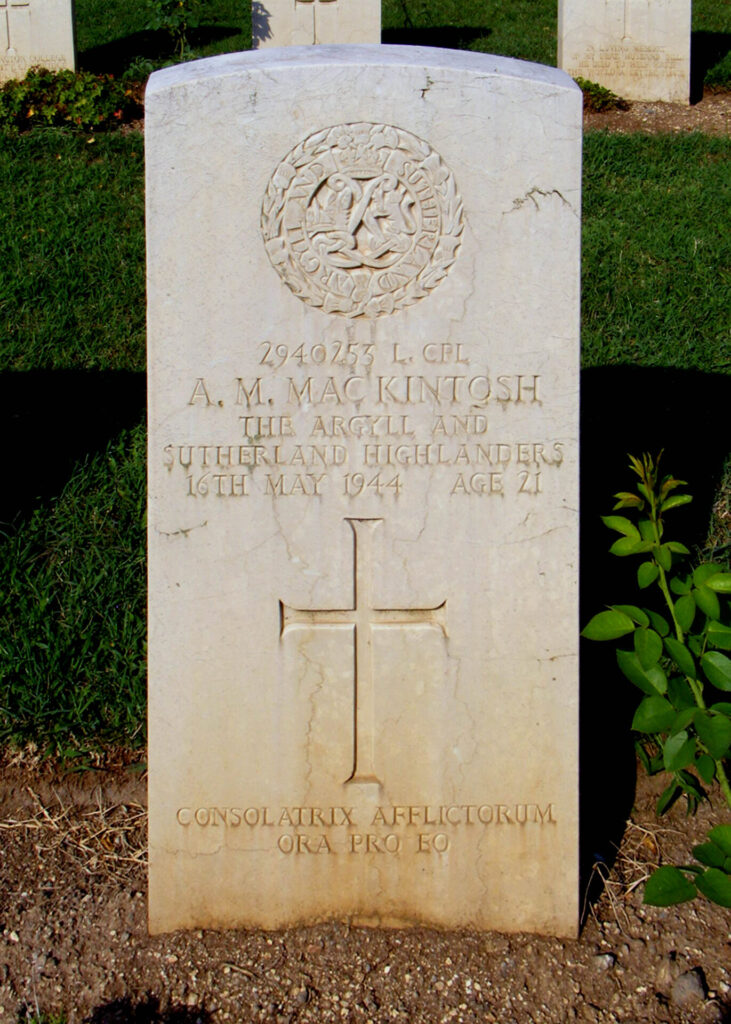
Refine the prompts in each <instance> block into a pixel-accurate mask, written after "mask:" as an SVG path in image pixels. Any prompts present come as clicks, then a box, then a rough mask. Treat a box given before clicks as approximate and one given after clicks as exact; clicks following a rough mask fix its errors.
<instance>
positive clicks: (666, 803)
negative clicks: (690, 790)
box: [655, 782, 680, 818]
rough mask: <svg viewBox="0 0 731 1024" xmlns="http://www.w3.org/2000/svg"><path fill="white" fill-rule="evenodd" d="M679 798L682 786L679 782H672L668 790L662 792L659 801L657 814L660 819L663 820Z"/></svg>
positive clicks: (656, 809)
mask: <svg viewBox="0 0 731 1024" xmlns="http://www.w3.org/2000/svg"><path fill="white" fill-rule="evenodd" d="M679 796H680V786H679V785H678V784H677V782H671V783H670V785H669V786H668V787H667V789H664V790H663V791H662V793H661V794H660V797H659V799H658V801H657V807H656V808H655V813H656V814H657V816H658V818H661V817H662V815H663V814H664V813H665V811H667V810H668V809H669V808H670V807H672V806H673V804H674V803H675V801H676V800H677V798H678V797H679Z"/></svg>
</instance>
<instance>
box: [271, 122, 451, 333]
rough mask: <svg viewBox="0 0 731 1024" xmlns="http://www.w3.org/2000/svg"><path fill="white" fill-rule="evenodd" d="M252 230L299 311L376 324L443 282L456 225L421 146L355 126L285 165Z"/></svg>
mask: <svg viewBox="0 0 731 1024" xmlns="http://www.w3.org/2000/svg"><path fill="white" fill-rule="evenodd" d="M261 228H262V234H263V237H264V242H265V245H266V249H267V253H268V254H269V259H270V260H271V262H272V265H273V266H274V268H275V269H276V270H277V272H278V273H279V275H280V276H281V278H282V280H283V281H284V282H285V284H286V285H287V286H288V287H289V288H290V289H291V290H292V291H293V292H294V294H295V295H297V296H298V297H299V298H300V299H302V300H303V302H306V303H308V304H309V305H311V306H316V307H317V308H319V309H321V310H322V311H323V312H325V313H334V314H340V315H342V316H346V317H370V318H375V317H379V316H383V315H387V314H389V313H393V312H394V311H396V310H399V309H403V308H404V307H406V306H410V305H412V304H413V303H414V302H417V301H418V300H419V299H421V298H423V297H424V296H426V295H427V294H428V293H429V292H430V291H431V290H432V289H433V288H434V287H435V286H436V285H437V284H438V283H439V282H440V281H441V280H442V279H443V278H444V277H445V275H446V273H447V271H448V269H449V268H450V267H451V265H452V264H453V263H454V260H455V258H456V255H457V251H458V249H459V246H460V241H461V235H462V231H463V228H464V216H463V207H462V201H461V199H460V196H459V194H458V192H457V186H456V183H455V180H454V177H453V175H452V173H451V171H450V170H449V168H448V167H447V166H446V165H445V164H444V162H443V160H442V159H441V157H440V156H439V154H438V153H436V152H435V151H434V150H433V149H432V147H431V146H430V145H429V143H427V142H424V141H423V140H422V139H419V138H417V137H416V136H415V135H412V134H411V133H410V132H407V131H404V130H403V129H401V128H394V127H391V126H390V125H382V124H368V123H358V124H344V125H336V126H334V127H332V128H325V129H323V130H322V131H319V132H316V133H315V134H313V135H310V136H309V137H308V138H306V139H305V140H304V141H303V142H301V143H300V144H299V145H298V146H296V147H295V149H293V150H292V151H291V152H290V153H289V154H288V155H287V156H286V157H285V158H284V160H283V161H282V163H281V164H280V165H279V167H277V168H276V170H275V171H274V174H273V175H272V178H271V181H270V182H269V186H268V188H267V191H266V195H265V197H264V202H263V205H262V216H261Z"/></svg>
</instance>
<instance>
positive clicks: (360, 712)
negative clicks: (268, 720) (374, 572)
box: [279, 519, 447, 783]
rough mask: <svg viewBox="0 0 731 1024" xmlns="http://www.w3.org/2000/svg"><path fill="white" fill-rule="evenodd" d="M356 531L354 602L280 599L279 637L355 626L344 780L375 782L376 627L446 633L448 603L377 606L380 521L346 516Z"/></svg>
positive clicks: (376, 779)
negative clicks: (317, 604)
mask: <svg viewBox="0 0 731 1024" xmlns="http://www.w3.org/2000/svg"><path fill="white" fill-rule="evenodd" d="M345 522H347V523H348V524H349V525H350V528H351V529H352V531H353V602H352V605H351V607H350V608H339V609H320V608H315V609H303V608H290V607H289V606H288V605H286V604H284V603H283V602H282V601H280V602H279V612H280V623H281V626H280V636H283V635H284V633H285V632H286V630H287V629H289V628H290V627H292V626H310V627H317V626H348V627H350V628H351V629H352V634H353V648H354V665H353V690H354V701H353V771H352V773H351V774H350V776H349V777H348V778H347V779H346V780H345V781H346V782H375V783H379V782H380V779H379V778H378V777H377V775H376V770H375V763H374V759H375V750H374V747H375V724H374V717H375V708H374V704H375V692H374V688H375V681H374V674H373V652H372V630H373V629H374V628H378V627H380V626H391V627H393V626H396V627H400V628H402V629H403V628H406V627H408V626H418V625H427V626H434V627H436V628H437V629H441V631H442V633H443V635H444V636H445V637H446V636H447V628H446V609H447V602H446V601H443V602H442V603H441V604H440V605H438V606H436V607H433V608H374V607H373V600H372V597H371V564H372V562H373V555H372V540H373V531H374V530H375V529H376V528H377V527H378V526H379V524H380V523H382V522H383V520H382V519H346V520H345Z"/></svg>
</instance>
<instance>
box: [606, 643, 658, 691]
mask: <svg viewBox="0 0 731 1024" xmlns="http://www.w3.org/2000/svg"><path fill="white" fill-rule="evenodd" d="M617 664H618V665H619V668H620V670H621V672H622V673H623V674H624V675H625V676H626V677H627V678H628V679H629V681H630V682H631V683H634V684H635V686H637V687H638V688H639V689H640V690H642V692H643V693H646V694H649V696H651V697H656V696H657V695H658V694H660V695H662V694H663V693H665V690H666V689H667V680H666V679H665V678H664V674H663V673H662V669H659V666H657V665H655V666H653V668H651V669H650V670H649V672H645V670H644V669H643V667H642V665H641V664H640V659H639V658H638V657H637V655H636V654H635V652H634V651H617ZM655 669H659V671H660V676H661V677H662V678H660V677H658V675H657V674H656V673H655V671H654V670H655ZM650 673H652V675H651V674H650Z"/></svg>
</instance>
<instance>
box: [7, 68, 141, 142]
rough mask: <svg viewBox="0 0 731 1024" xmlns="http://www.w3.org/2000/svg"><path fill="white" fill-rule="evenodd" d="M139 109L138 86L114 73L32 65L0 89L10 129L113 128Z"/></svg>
mask: <svg viewBox="0 0 731 1024" xmlns="http://www.w3.org/2000/svg"><path fill="white" fill-rule="evenodd" d="M138 110H139V107H138V104H137V101H136V99H135V96H134V94H133V91H132V89H131V88H129V86H126V85H124V84H123V83H121V82H118V81H116V80H115V79H114V78H113V77H112V76H111V75H93V74H92V73H91V72H89V71H79V72H75V71H68V70H66V71H48V70H46V69H45V68H31V70H30V71H29V72H28V73H27V75H26V76H25V78H23V79H14V80H12V81H10V82H6V83H5V85H3V86H2V88H0V128H4V129H5V130H6V131H9V132H10V133H11V134H14V133H17V132H22V131H27V130H28V129H30V128H34V127H37V126H44V127H50V126H63V127H71V128H79V129H81V130H83V131H86V132H88V131H93V130H94V129H100V128H101V129H109V128H114V127H117V126H118V125H120V124H121V123H123V122H125V121H129V120H130V119H131V117H133V116H135V115H136V114H137V112H138Z"/></svg>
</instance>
